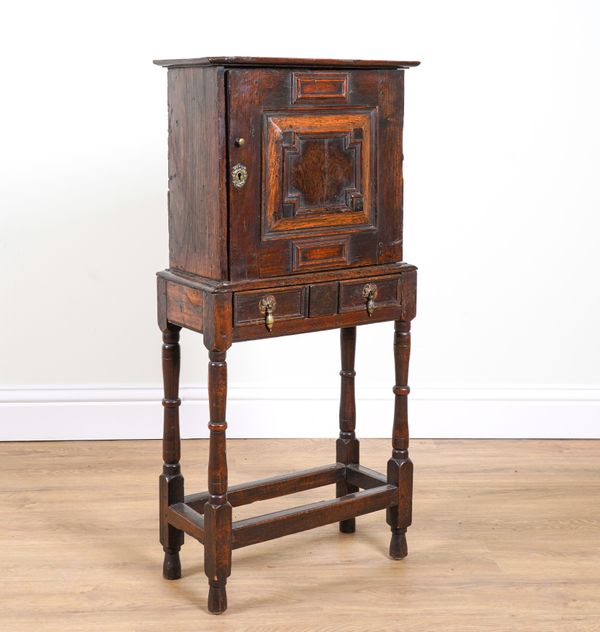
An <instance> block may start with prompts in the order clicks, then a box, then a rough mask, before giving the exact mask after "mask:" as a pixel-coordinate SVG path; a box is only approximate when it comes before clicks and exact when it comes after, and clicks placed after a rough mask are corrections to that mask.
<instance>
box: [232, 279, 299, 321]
mask: <svg viewBox="0 0 600 632" xmlns="http://www.w3.org/2000/svg"><path fill="white" fill-rule="evenodd" d="M269 306H270V307H269ZM268 308H269V311H270V312H271V314H272V316H273V319H274V320H276V321H285V320H290V319H295V318H306V316H307V314H308V286H298V287H293V288H286V289H266V290H259V291H251V292H237V293H236V294H234V298H233V324H234V325H250V324H256V323H263V322H264V321H265V318H266V316H267V309H268Z"/></svg>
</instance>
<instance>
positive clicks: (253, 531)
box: [233, 485, 398, 549]
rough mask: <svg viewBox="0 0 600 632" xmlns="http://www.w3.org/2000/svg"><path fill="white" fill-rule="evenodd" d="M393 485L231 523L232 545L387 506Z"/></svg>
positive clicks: (323, 523)
mask: <svg viewBox="0 0 600 632" xmlns="http://www.w3.org/2000/svg"><path fill="white" fill-rule="evenodd" d="M397 493H398V490H397V488H396V487H394V486H393V485H383V486H382V487H376V488H373V489H367V490H364V491H362V492H356V493H355V494H348V495H347V496H342V497H341V498H335V499H333V500H321V501H319V502H316V503H310V504H308V505H303V506H301V507H294V508H293V509H284V510H283V511H275V512H273V513H269V514H264V515H262V516H257V517H255V518H247V519H246V520H238V521H236V522H234V523H233V548H234V549H239V548H241V547H243V546H249V545H250V544H257V543H258V542H266V541H267V540H272V539H273V538H279V537H282V536H284V535H290V534H292V533H298V532H299V531H306V530H307V529H314V528H315V527H321V526H323V525H325V524H330V523H332V522H341V521H343V520H347V519H348V518H350V517H353V516H362V515H364V514H366V513H370V512H372V511H379V510H380V509H385V508H387V507H389V506H390V505H391V504H392V503H394V500H395V498H396V496H397Z"/></svg>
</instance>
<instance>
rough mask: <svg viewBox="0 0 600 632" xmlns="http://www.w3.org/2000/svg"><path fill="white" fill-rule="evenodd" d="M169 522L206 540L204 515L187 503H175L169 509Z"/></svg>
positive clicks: (193, 535)
mask: <svg viewBox="0 0 600 632" xmlns="http://www.w3.org/2000/svg"><path fill="white" fill-rule="evenodd" d="M167 519H168V521H169V524H170V525H172V526H173V527H176V528H177V529H179V530H181V531H185V533H187V534H188V535H191V536H192V537H193V538H196V540H198V542H204V516H202V515H201V514H199V513H198V512H197V511H196V510H194V509H193V508H191V507H188V505H187V504H185V503H174V504H173V505H171V506H170V507H169V509H168V511H167Z"/></svg>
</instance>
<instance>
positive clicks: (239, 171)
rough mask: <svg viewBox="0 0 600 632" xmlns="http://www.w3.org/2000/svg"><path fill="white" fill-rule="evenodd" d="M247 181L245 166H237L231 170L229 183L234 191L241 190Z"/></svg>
mask: <svg viewBox="0 0 600 632" xmlns="http://www.w3.org/2000/svg"><path fill="white" fill-rule="evenodd" d="M247 179H248V169H246V166H245V165H242V164H239V163H238V164H237V165H234V166H233V167H232V168H231V181H232V182H233V186H234V187H235V188H236V189H241V188H242V187H243V186H244V185H245V184H246V180H247Z"/></svg>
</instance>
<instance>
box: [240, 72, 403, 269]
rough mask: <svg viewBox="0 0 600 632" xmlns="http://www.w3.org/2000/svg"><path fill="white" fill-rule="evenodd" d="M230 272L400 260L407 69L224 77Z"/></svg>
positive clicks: (363, 264) (348, 265)
mask: <svg viewBox="0 0 600 632" xmlns="http://www.w3.org/2000/svg"><path fill="white" fill-rule="evenodd" d="M227 94H228V135H229V138H228V156H229V173H230V178H229V204H230V212H229V222H230V232H229V235H230V244H229V247H230V275H231V279H232V280H240V279H247V278H261V277H272V276H280V275H285V274H294V273H302V272H310V271H317V270H327V269H332V268H342V267H343V268H347V267H354V266H365V265H374V264H381V263H393V262H396V261H400V260H401V258H402V252H401V243H402V235H401V225H402V222H401V220H402V217H401V215H402V97H403V71H402V70H351V71H350V70H339V71H303V70H298V71H295V70H287V69H259V68H256V69H230V70H228V71H227Z"/></svg>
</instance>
